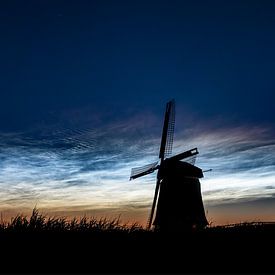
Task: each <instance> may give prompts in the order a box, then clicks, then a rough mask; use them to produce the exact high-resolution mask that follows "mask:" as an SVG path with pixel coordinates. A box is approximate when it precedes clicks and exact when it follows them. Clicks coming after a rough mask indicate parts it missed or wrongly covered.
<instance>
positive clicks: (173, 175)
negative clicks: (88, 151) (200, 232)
mask: <svg viewBox="0 0 275 275" xmlns="http://www.w3.org/2000/svg"><path fill="white" fill-rule="evenodd" d="M174 127H175V101H174V100H171V101H169V102H168V103H167V104H166V110H165V115H164V123H163V130H162V137H161V143H160V151H159V161H157V162H154V163H152V164H148V165H146V166H143V167H137V168H132V170H131V176H130V180H133V179H136V178H139V177H142V176H145V175H147V174H150V173H153V172H154V171H156V170H158V172H157V179H156V188H155V194H154V199H153V203H152V209H151V212H150V215H149V218H148V222H147V229H150V228H151V226H152V221H153V218H154V215H155V220H154V223H153V225H154V228H155V229H156V230H166V229H171V227H173V228H177V229H190V228H194V227H204V226H206V225H207V224H208V222H207V219H206V216H205V212H204V207H203V202H202V196H201V189H200V182H199V178H202V177H203V172H202V170H201V169H200V168H198V167H196V166H195V165H194V163H195V158H196V155H197V154H198V153H199V152H198V150H197V148H193V149H191V150H188V151H185V152H183V153H180V154H177V155H174V156H171V157H168V156H170V155H171V153H172V147H173V138H174ZM183 160H184V161H183ZM156 206H157V207H156ZM155 209H156V211H155Z"/></svg>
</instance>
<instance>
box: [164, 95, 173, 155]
mask: <svg viewBox="0 0 275 275" xmlns="http://www.w3.org/2000/svg"><path fill="white" fill-rule="evenodd" d="M174 130H175V100H172V101H171V107H170V116H169V121H168V129H167V138H166V146H165V151H164V158H166V157H167V156H169V155H171V154H172V147H173V141H174Z"/></svg>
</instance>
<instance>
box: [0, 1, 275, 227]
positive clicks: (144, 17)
mask: <svg viewBox="0 0 275 275" xmlns="http://www.w3.org/2000/svg"><path fill="white" fill-rule="evenodd" d="M274 14H275V3H274V1H207V2H206V1H104V2H102V1H81V2H79V1H69V2H68V1H48V2H45V1H28V2H22V1H13V2H6V3H3V4H2V5H1V9H0V30H1V43H0V58H1V62H0V75H1V81H0V93H1V100H0V117H1V120H0V211H2V213H3V214H4V215H5V214H6V215H7V216H8V215H9V213H18V212H24V211H29V210H30V209H32V208H33V207H34V206H35V205H37V207H38V208H41V209H43V210H45V211H46V212H49V213H63V214H65V215H78V214H80V215H82V214H85V213H88V214H91V215H101V216H102V215H107V216H108V215H109V216H112V215H119V214H121V215H122V218H124V219H125V220H130V221H136V220H137V221H139V222H141V223H143V222H144V221H145V220H146V218H147V216H148V214H149V209H150V207H151V203H152V198H153V193H154V187H155V176H156V175H155V174H151V175H148V176H145V177H142V178H140V179H137V180H134V181H129V176H130V170H131V168H132V167H136V166H142V165H145V164H148V163H151V162H154V161H156V160H157V157H158V151H159V145H160V138H161V131H162V123H163V114H164V110H165V104H166V102H167V101H168V100H170V99H171V98H174V99H175V101H176V125H175V137H174V147H173V153H174V154H176V153H180V152H182V151H183V150H188V149H191V148H193V147H198V150H199V155H198V157H197V160H196V164H197V165H198V166H199V167H201V168H202V169H203V170H207V169H212V171H211V172H207V173H205V176H204V178H203V179H202V180H201V184H202V194H203V200H204V203H205V208H206V210H207V215H208V219H209V220H210V221H214V223H229V222H238V221H243V220H275V215H274V214H272V211H271V210H272V208H273V207H274V203H275V130H274V129H275V128H274V126H275V125H274V124H275V123H274V117H275V109H274V99H275V78H274V73H273V72H274V67H275V52H274V48H275V17H274ZM183 198H184V194H183ZM273 209H274V208H273Z"/></svg>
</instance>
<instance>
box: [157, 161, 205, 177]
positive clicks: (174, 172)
mask: <svg viewBox="0 0 275 275" xmlns="http://www.w3.org/2000/svg"><path fill="white" fill-rule="evenodd" d="M161 174H162V177H166V176H169V177H170V176H172V177H179V178H181V177H192V178H203V172H202V169H200V168H199V167H197V166H195V165H192V164H190V163H188V162H184V161H179V160H177V161H173V160H169V159H166V160H165V161H164V164H163V169H162V171H161Z"/></svg>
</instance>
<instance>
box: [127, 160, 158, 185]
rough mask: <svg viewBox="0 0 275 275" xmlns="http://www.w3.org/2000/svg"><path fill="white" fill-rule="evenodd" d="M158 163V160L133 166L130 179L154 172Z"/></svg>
mask: <svg viewBox="0 0 275 275" xmlns="http://www.w3.org/2000/svg"><path fill="white" fill-rule="evenodd" d="M157 165H158V161H156V162H154V163H151V164H148V165H145V166H141V167H136V168H132V170H131V176H130V180H132V179H136V178H139V177H142V176H144V175H147V174H150V173H153V172H154V171H155V170H156V169H157Z"/></svg>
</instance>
